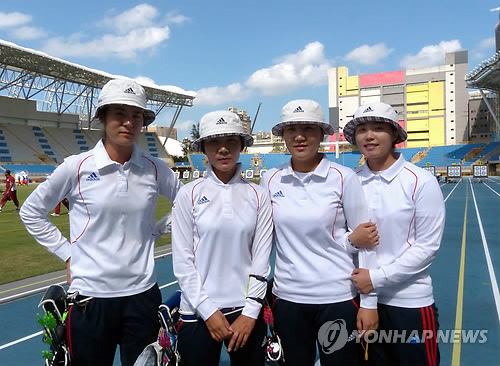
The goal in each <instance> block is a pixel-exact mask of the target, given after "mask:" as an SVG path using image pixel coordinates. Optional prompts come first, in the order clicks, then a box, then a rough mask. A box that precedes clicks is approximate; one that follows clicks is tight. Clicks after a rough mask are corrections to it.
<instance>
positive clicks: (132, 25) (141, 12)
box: [98, 4, 158, 33]
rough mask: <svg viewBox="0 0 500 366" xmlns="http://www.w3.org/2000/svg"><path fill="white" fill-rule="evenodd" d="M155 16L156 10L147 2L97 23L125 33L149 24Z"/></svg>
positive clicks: (156, 14)
mask: <svg viewBox="0 0 500 366" xmlns="http://www.w3.org/2000/svg"><path fill="white" fill-rule="evenodd" d="M157 16H158V10H157V9H156V8H154V7H153V6H151V5H148V4H139V5H137V6H135V7H133V8H132V9H129V10H126V11H124V12H122V13H120V14H118V15H117V16H114V17H109V18H106V19H103V20H101V21H100V22H98V25H101V26H106V27H109V28H112V29H116V30H117V31H118V32H120V33H126V32H128V31H131V30H134V29H137V28H143V27H149V26H151V25H152V24H153V20H154V18H156V17H157Z"/></svg>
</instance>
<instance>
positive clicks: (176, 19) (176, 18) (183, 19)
mask: <svg viewBox="0 0 500 366" xmlns="http://www.w3.org/2000/svg"><path fill="white" fill-rule="evenodd" d="M166 22H167V24H176V25H182V24H184V23H189V22H191V18H188V17H187V16H185V15H182V14H179V12H178V11H176V10H174V11H170V12H169V13H168V14H167V16H166Z"/></svg>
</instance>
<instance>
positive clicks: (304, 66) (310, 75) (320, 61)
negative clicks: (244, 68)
mask: <svg viewBox="0 0 500 366" xmlns="http://www.w3.org/2000/svg"><path fill="white" fill-rule="evenodd" d="M276 62H277V63H276V64H275V65H273V66H271V67H268V68H264V69H260V70H257V71H256V72H254V73H253V74H252V75H251V76H250V77H249V78H248V80H247V81H246V85H247V86H249V87H251V88H255V89H260V90H261V91H262V93H263V94H264V95H277V94H280V93H283V92H289V91H291V90H293V89H296V88H298V87H302V86H318V85H324V84H326V82H327V70H328V68H329V67H330V62H329V61H328V60H327V59H326V58H325V55H324V46H323V44H322V43H320V42H312V43H309V44H308V45H306V47H305V48H304V49H303V50H301V51H299V52H297V53H294V54H291V55H286V56H284V57H281V58H280V59H278V60H277V61H276Z"/></svg>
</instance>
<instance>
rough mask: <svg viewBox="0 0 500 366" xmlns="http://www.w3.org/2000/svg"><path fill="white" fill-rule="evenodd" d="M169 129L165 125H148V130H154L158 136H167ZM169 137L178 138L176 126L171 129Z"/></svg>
mask: <svg viewBox="0 0 500 366" xmlns="http://www.w3.org/2000/svg"><path fill="white" fill-rule="evenodd" d="M168 129H169V128H168V127H164V126H148V127H147V131H148V132H154V133H156V134H157V135H158V136H162V137H167V133H168ZM168 138H171V139H174V140H177V128H175V127H174V128H172V131H170V136H169V137H168Z"/></svg>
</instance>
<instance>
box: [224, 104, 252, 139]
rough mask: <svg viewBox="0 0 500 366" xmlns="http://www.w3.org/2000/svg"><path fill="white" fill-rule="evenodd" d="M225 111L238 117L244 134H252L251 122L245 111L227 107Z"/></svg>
mask: <svg viewBox="0 0 500 366" xmlns="http://www.w3.org/2000/svg"><path fill="white" fill-rule="evenodd" d="M227 110H228V111H230V112H233V113H236V114H237V115H238V116H239V117H240V120H241V123H242V125H243V128H244V130H245V132H246V133H251V132H252V121H251V120H250V116H249V115H248V113H247V111H243V110H238V108H236V107H229V108H228V109H227Z"/></svg>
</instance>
